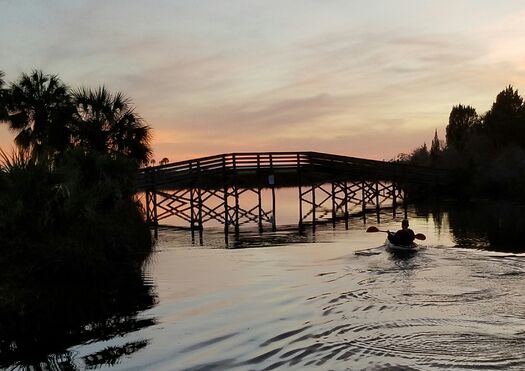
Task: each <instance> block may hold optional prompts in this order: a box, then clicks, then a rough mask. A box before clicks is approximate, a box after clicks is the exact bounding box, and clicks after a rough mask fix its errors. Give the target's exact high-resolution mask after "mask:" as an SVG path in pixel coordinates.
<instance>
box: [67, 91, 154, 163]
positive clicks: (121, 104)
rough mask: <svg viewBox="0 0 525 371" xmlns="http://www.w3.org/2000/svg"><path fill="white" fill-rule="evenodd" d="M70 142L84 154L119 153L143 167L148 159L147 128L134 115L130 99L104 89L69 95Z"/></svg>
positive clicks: (148, 132)
mask: <svg viewBox="0 0 525 371" xmlns="http://www.w3.org/2000/svg"><path fill="white" fill-rule="evenodd" d="M73 102H74V104H75V107H76V112H75V114H74V118H75V125H74V129H73V143H74V145H75V146H80V147H81V148H83V149H84V150H86V151H95V152H101V153H108V154H109V155H111V156H114V155H116V154H122V155H124V156H126V157H128V158H131V159H134V160H136V161H137V162H138V163H139V164H147V163H148V161H149V158H150V156H151V149H150V141H151V132H150V127H149V126H147V125H145V124H144V122H143V120H142V118H141V117H140V116H139V115H138V114H136V113H135V111H134V107H133V105H132V103H131V100H130V99H129V98H127V97H126V96H125V95H124V94H122V93H120V92H118V93H116V94H112V93H110V92H109V91H108V90H107V89H106V88H105V87H103V86H101V87H99V88H98V89H95V90H92V89H86V88H82V89H79V90H77V91H75V92H73Z"/></svg>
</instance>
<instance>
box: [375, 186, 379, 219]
mask: <svg viewBox="0 0 525 371" xmlns="http://www.w3.org/2000/svg"><path fill="white" fill-rule="evenodd" d="M375 193H376V212H378V213H379V181H376V189H375Z"/></svg>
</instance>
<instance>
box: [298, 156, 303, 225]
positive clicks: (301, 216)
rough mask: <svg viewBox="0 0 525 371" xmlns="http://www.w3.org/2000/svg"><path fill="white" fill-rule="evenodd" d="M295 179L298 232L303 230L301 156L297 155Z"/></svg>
mask: <svg viewBox="0 0 525 371" xmlns="http://www.w3.org/2000/svg"><path fill="white" fill-rule="evenodd" d="M297 178H298V179H299V182H298V183H299V186H298V188H299V230H301V231H302V230H303V189H302V187H301V181H302V179H301V155H300V154H299V153H298V154H297Z"/></svg>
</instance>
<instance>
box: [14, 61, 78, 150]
mask: <svg viewBox="0 0 525 371" xmlns="http://www.w3.org/2000/svg"><path fill="white" fill-rule="evenodd" d="M68 90H69V89H68V87H67V86H66V85H65V84H64V83H63V82H62V81H61V80H60V79H59V78H58V76H56V75H49V74H44V73H43V72H42V71H38V70H34V71H33V72H31V73H30V74H25V73H24V74H22V75H21V77H20V78H19V79H18V81H16V82H14V83H12V84H11V86H10V87H9V89H7V91H6V92H5V93H6V95H7V97H6V99H7V115H6V116H7V117H5V119H6V120H5V121H7V122H8V124H9V127H10V129H11V130H13V131H15V132H16V133H17V135H16V137H15V142H16V144H17V145H18V146H20V147H21V148H22V149H25V150H30V151H31V152H32V153H33V155H35V158H51V157H53V156H54V155H55V154H56V153H57V152H61V151H63V150H65V148H66V147H67V146H68V145H69V142H70V138H69V125H70V123H71V117H72V112H73V107H72V105H71V99H70V96H69V92H68Z"/></svg>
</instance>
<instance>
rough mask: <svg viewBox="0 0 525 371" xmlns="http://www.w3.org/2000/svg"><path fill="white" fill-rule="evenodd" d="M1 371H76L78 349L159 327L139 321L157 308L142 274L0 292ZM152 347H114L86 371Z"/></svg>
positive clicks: (90, 360)
mask: <svg viewBox="0 0 525 371" xmlns="http://www.w3.org/2000/svg"><path fill="white" fill-rule="evenodd" d="M0 291H1V293H2V295H1V296H0V367H7V366H18V367H19V368H28V369H29V368H33V369H50V370H53V369H77V368H78V366H77V365H76V364H75V359H74V354H72V353H71V352H69V351H67V350H66V349H67V348H69V347H71V346H73V345H77V344H81V343H85V342H88V341H89V342H92V341H99V340H108V339H111V338H113V337H115V336H122V335H124V334H127V333H130V332H133V331H137V330H139V329H142V328H145V327H148V326H151V325H152V324H154V323H155V319H154V318H139V317H138V316H137V315H138V313H139V312H142V311H144V310H146V309H148V308H150V307H152V306H153V305H154V304H155V300H156V299H155V295H154V293H153V290H152V287H151V286H148V285H146V284H145V283H144V281H143V279H142V277H141V276H140V273H133V274H125V275H121V276H120V277H119V278H117V279H115V280H113V281H112V282H104V287H102V285H96V284H95V285H91V286H89V287H83V286H77V285H72V284H63V285H60V286H56V285H55V286H51V287H50V286H45V287H37V288H32V289H21V288H19V287H13V286H7V285H5V284H3V285H2V286H0ZM147 343H148V340H146V339H139V340H137V341H136V342H132V343H127V344H124V345H122V346H111V347H108V348H106V349H104V350H102V351H100V352H97V353H94V354H92V355H88V356H86V357H84V359H83V361H84V363H85V367H89V368H95V367H98V366H101V365H112V364H115V363H118V362H119V359H120V358H121V357H123V356H125V355H129V354H131V353H133V352H135V351H137V350H139V349H142V348H144V347H145V346H146V345H147Z"/></svg>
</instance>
